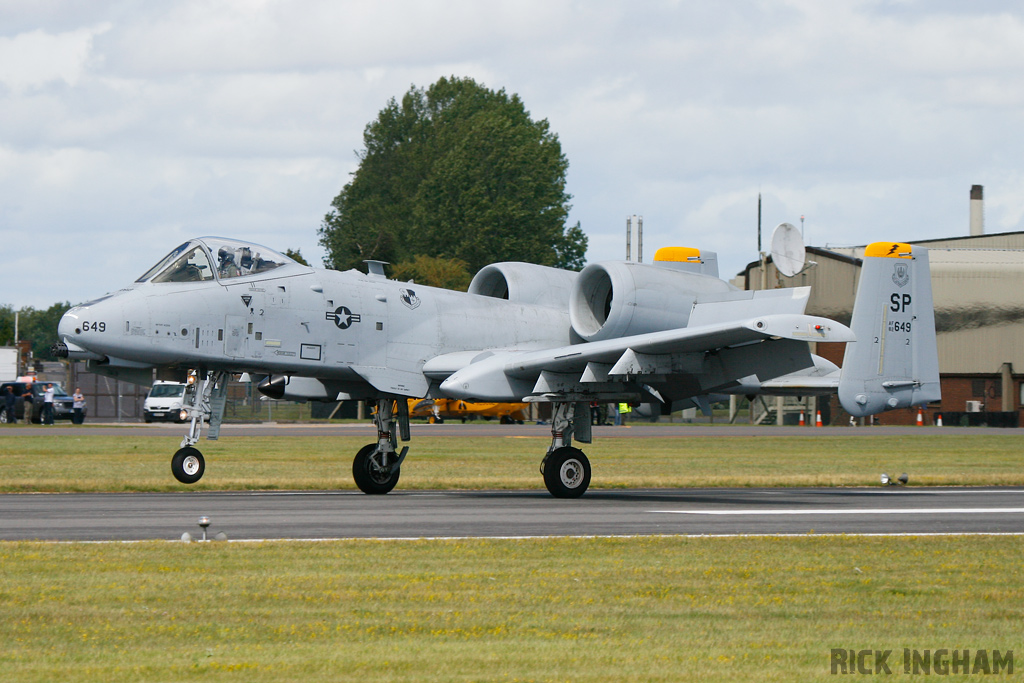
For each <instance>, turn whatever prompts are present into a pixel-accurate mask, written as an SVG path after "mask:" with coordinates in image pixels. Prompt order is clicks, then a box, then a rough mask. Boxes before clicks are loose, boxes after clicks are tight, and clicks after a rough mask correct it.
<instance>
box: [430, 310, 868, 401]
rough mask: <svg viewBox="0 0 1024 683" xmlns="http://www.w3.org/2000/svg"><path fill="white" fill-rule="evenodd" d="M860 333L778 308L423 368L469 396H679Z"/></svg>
mask: <svg viewBox="0 0 1024 683" xmlns="http://www.w3.org/2000/svg"><path fill="white" fill-rule="evenodd" d="M853 339H854V337H853V333H852V332H851V331H850V329H849V328H847V327H846V326H844V325H841V324H839V323H837V322H835V321H833V320H829V319H827V318H819V317H816V316H808V315H799V314H774V315H765V316H760V317H757V318H748V319H745V320H739V321H732V322H726V323H719V324H714V325H702V326H699V327H686V328H680V329H675V330H666V331H662V332H650V333H647V334H639V335H632V336H628V337H621V338H617V339H607V340H603V341H597V342H589V343H581V344H572V345H569V346H563V347H558V348H552V349H543V350H534V351H515V350H512V351H494V352H486V351H480V352H459V353H458V354H447V355H445V356H440V357H438V358H435V359H432V360H431V361H429V362H428V363H427V364H426V365H425V366H424V368H423V370H424V373H425V374H427V375H428V376H430V377H432V378H434V379H442V375H445V374H447V377H446V378H445V379H444V380H443V382H442V383H441V391H442V392H444V393H445V394H446V395H448V396H452V397H455V398H461V399H463V400H467V401H508V400H522V399H524V398H527V397H530V396H535V397H538V396H547V397H549V398H550V399H551V400H554V399H556V398H557V399H558V400H590V399H597V398H614V397H616V396H630V395H634V394H636V393H637V392H638V390H640V389H642V390H644V391H646V392H647V393H648V394H652V395H654V396H656V397H657V398H661V396H660V395H659V393H660V392H659V388H665V387H685V388H681V389H677V390H676V391H671V390H670V393H672V394H673V395H672V396H670V397H669V398H671V399H680V398H685V397H687V396H693V395H699V394H701V393H707V392H708V391H712V390H714V389H716V388H718V387H726V386H732V385H735V384H736V383H737V382H738V381H740V380H742V379H744V378H750V377H751V376H756V378H757V380H758V381H765V380H769V379H773V378H775V377H780V376H782V375H786V374H789V373H792V372H796V371H799V370H801V369H804V368H808V367H812V366H813V365H814V363H813V360H812V359H811V354H810V352H809V351H808V349H807V344H806V342H809V341H830V342H831V341H853ZM456 366H458V367H456ZM448 373H450V374H448ZM638 383H642V384H638ZM638 388H639V389H638ZM662 400H664V399H662Z"/></svg>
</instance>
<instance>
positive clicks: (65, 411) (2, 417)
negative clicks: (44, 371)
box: [0, 380, 87, 424]
mask: <svg viewBox="0 0 1024 683" xmlns="http://www.w3.org/2000/svg"><path fill="white" fill-rule="evenodd" d="M47 384H52V385H53V419H54V420H71V419H73V418H74V416H75V401H74V399H72V398H71V396H69V395H68V392H66V391H64V387H62V386H61V384H60V382H44V381H42V380H37V381H35V382H27V381H24V380H17V381H12V382H0V397H2V396H3V395H4V394H6V393H7V387H14V395H15V396H17V397H18V398H17V401H16V402H15V404H14V415H15V417H16V418H17V419H18V420H23V419H24V418H25V399H23V398H22V396H24V394H25V392H26V390H27V389H31V390H32V404H31V405H32V421H33V422H35V423H37V424H38V423H39V422H41V419H40V414H41V413H42V412H43V394H44V393H46V385H47ZM0 400H2V399H0ZM86 412H87V409H83V410H82V418H83V419H84V418H85V416H86ZM3 422H8V418H7V411H6V410H4V411H0V423H3Z"/></svg>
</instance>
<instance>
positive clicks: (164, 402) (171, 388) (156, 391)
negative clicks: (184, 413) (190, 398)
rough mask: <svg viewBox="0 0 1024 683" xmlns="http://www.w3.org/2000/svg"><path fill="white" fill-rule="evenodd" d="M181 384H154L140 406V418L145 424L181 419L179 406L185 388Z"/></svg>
mask: <svg viewBox="0 0 1024 683" xmlns="http://www.w3.org/2000/svg"><path fill="white" fill-rule="evenodd" d="M186 386H187V385H185V384H182V383H181V382H155V383H154V384H153V388H152V389H150V390H149V395H148V396H146V401H145V402H144V403H143V404H142V417H143V419H144V420H145V421H146V422H152V421H153V420H174V421H175V422H183V420H182V419H181V404H182V401H183V400H184V398H185V387H186Z"/></svg>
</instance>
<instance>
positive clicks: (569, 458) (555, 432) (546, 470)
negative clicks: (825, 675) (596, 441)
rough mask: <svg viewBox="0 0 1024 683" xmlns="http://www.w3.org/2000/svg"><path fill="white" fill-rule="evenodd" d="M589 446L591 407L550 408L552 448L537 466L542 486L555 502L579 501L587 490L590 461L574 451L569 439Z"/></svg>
mask: <svg viewBox="0 0 1024 683" xmlns="http://www.w3.org/2000/svg"><path fill="white" fill-rule="evenodd" d="M574 435H575V436H576V439H577V440H578V441H580V442H582V443H590V439H591V432H590V405H589V404H588V403H561V402H556V403H554V404H553V405H552V411H551V446H550V447H549V448H548V454H547V455H545V456H544V459H543V460H542V461H541V463H540V473H541V474H543V475H544V485H545V486H546V487H547V488H548V492H549V493H551V495H552V496H554V497H555V498H579V497H580V496H582V495H583V494H584V493H586V491H587V487H589V486H590V460H588V459H587V456H586V455H585V454H584V453H583V451H581V450H580V449H578V448H575V447H573V445H572V437H573V436H574Z"/></svg>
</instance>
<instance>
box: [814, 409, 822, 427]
mask: <svg viewBox="0 0 1024 683" xmlns="http://www.w3.org/2000/svg"><path fill="white" fill-rule="evenodd" d="M814 426H815V427H820V426H821V411H820V410H819V411H818V414H817V415H816V416H815V418H814Z"/></svg>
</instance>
